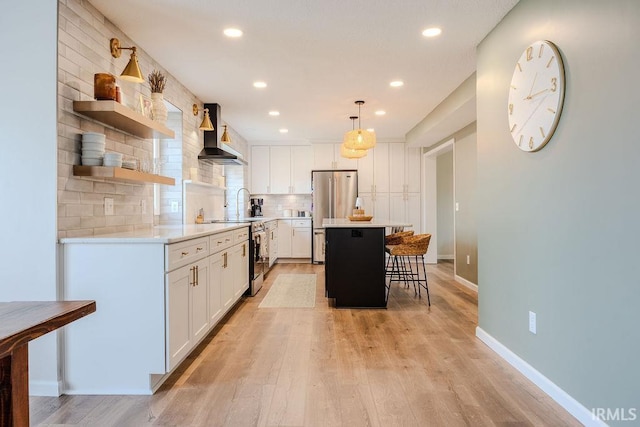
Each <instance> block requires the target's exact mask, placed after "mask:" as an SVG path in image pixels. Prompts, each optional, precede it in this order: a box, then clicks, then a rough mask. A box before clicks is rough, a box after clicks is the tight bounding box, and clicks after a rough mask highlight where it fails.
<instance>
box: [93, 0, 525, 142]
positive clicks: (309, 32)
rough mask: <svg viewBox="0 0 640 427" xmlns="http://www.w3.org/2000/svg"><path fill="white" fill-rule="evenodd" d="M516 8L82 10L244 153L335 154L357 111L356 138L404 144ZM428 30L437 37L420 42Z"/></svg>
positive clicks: (121, 1) (175, 3)
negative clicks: (235, 138) (206, 106)
mask: <svg viewBox="0 0 640 427" xmlns="http://www.w3.org/2000/svg"><path fill="white" fill-rule="evenodd" d="M517 1H518V0H402V1H400V2H391V1H389V0H277V1H264V0H232V1H221V0H217V1H215V0H153V1H149V0H126V1H125V0H90V2H91V3H92V4H93V5H94V6H95V7H96V8H97V9H98V10H100V11H101V12H102V13H103V14H104V15H105V16H106V17H107V18H108V19H109V20H111V21H112V22H113V23H114V24H115V25H116V26H117V27H118V28H120V29H121V30H122V31H123V32H124V33H125V34H127V35H128V36H129V37H130V38H131V39H132V40H134V42H135V44H136V45H137V46H138V47H139V48H141V49H143V50H145V51H146V52H147V53H148V54H149V55H151V56H152V57H153V58H154V59H155V60H156V61H157V62H158V63H159V64H161V65H162V67H164V68H165V69H167V70H168V72H169V73H170V74H171V75H172V76H173V77H175V78H176V79H177V80H179V81H180V82H181V83H182V84H183V85H185V86H186V87H187V88H188V89H189V90H190V91H191V92H193V93H194V94H195V95H196V96H197V97H198V98H199V99H200V100H202V101H203V102H207V103H218V104H220V105H221V106H222V120H223V121H224V122H226V123H228V124H229V125H230V126H231V127H232V128H233V129H234V130H235V131H236V132H237V133H239V134H240V135H241V136H242V137H243V138H245V139H246V140H247V141H249V142H250V143H251V142H258V141H259V142H263V141H264V142H273V141H281V142H290V141H294V142H303V141H309V142H340V141H341V140H342V136H343V134H344V132H345V131H347V130H351V126H352V124H351V121H350V120H349V116H351V115H357V112H358V107H357V106H356V105H355V104H354V102H355V101H356V100H359V99H361V100H364V101H365V104H364V105H363V107H362V114H361V118H362V127H363V128H374V129H375V131H376V134H377V137H378V140H379V141H390V142H393V141H404V139H405V134H406V133H407V132H409V131H410V130H411V129H412V128H413V127H414V126H416V124H418V123H419V122H420V121H421V120H422V119H423V118H424V117H425V116H427V115H428V114H429V113H430V112H431V111H432V110H433V109H434V108H435V107H436V106H438V104H440V103H441V102H442V101H443V100H444V99H445V98H446V97H447V95H449V94H450V93H451V92H452V91H453V90H454V89H456V88H457V87H458V85H460V83H462V82H463V81H464V80H465V79H466V78H467V77H469V76H470V75H471V74H472V73H473V72H474V71H475V49H476V46H477V45H478V44H479V42H480V41H481V40H482V39H483V38H484V37H485V35H486V34H487V33H488V32H489V31H491V30H492V29H493V28H494V27H495V26H496V24H497V23H498V22H499V21H500V20H501V19H502V18H503V17H504V15H506V14H507V12H508V11H509V10H511V8H512V7H513V6H514V5H515V4H516V3H517ZM433 26H436V27H440V28H441V29H442V34H441V35H440V36H437V37H434V38H427V37H424V36H422V31H423V30H424V29H425V28H428V27H433ZM227 27H236V28H239V29H241V30H242V31H243V32H244V35H243V36H242V37H241V38H238V39H230V38H227V37H225V36H224V35H223V33H222V31H223V29H224V28H227ZM150 71H151V70H143V72H145V73H149V72H150ZM257 80H262V81H265V82H266V83H267V85H268V86H267V87H266V88H264V89H256V88H254V87H253V82H254V81H257ZM392 80H402V81H403V82H404V86H402V87H399V88H392V87H390V86H389V83H390V82H391V81H392ZM168 84H169V85H170V84H171V81H169V82H168ZM270 110H278V111H279V112H280V116H278V117H271V116H269V115H268V112H269V111H270ZM377 110H384V111H386V114H385V115H384V116H376V115H375V114H374V112H375V111H377ZM281 128H286V129H288V130H289V132H288V133H286V134H282V133H280V132H279V129H281Z"/></svg>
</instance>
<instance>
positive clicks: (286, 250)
mask: <svg viewBox="0 0 640 427" xmlns="http://www.w3.org/2000/svg"><path fill="white" fill-rule="evenodd" d="M278 257H280V258H291V220H290V219H280V220H278Z"/></svg>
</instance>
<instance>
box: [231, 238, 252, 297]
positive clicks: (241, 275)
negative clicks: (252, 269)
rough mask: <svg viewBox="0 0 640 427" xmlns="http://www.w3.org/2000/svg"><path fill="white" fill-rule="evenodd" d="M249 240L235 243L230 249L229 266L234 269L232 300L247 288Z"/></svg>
mask: <svg viewBox="0 0 640 427" xmlns="http://www.w3.org/2000/svg"><path fill="white" fill-rule="evenodd" d="M248 246H249V242H248V241H247V242H243V243H239V244H237V245H235V246H234V247H233V248H232V249H231V260H232V261H231V268H232V269H233V271H234V274H233V280H234V281H235V283H234V297H235V299H234V300H237V299H238V298H240V297H241V296H242V294H243V293H244V292H245V291H246V290H247V289H248V288H249V248H248Z"/></svg>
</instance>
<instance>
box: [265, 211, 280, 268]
mask: <svg viewBox="0 0 640 427" xmlns="http://www.w3.org/2000/svg"><path fill="white" fill-rule="evenodd" d="M266 227H267V239H268V240H269V267H271V266H272V265H273V264H274V263H275V262H276V260H277V259H278V221H269V222H268V223H267V224H266Z"/></svg>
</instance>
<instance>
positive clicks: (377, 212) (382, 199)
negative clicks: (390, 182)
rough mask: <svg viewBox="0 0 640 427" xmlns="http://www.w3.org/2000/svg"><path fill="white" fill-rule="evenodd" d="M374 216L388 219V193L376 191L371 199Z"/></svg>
mask: <svg viewBox="0 0 640 427" xmlns="http://www.w3.org/2000/svg"><path fill="white" fill-rule="evenodd" d="M373 206H374V207H373V210H374V218H378V219H380V220H383V221H384V220H388V219H389V215H390V212H389V193H376V194H374V199H373Z"/></svg>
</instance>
